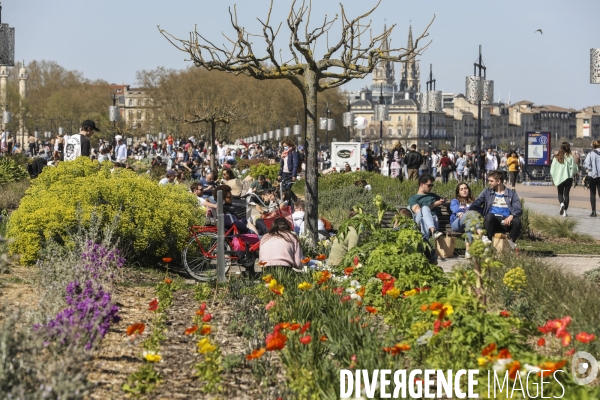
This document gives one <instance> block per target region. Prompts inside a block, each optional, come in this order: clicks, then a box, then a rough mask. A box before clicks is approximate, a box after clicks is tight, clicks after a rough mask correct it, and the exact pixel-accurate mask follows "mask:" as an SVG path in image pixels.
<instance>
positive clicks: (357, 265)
mask: <svg viewBox="0 0 600 400" xmlns="http://www.w3.org/2000/svg"><path fill="white" fill-rule="evenodd" d="M354 268H362V263H358V264H356V266H355V267H354Z"/></svg>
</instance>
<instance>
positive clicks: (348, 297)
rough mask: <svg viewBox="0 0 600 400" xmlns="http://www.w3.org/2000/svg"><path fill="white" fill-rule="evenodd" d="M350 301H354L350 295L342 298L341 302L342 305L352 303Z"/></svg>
mask: <svg viewBox="0 0 600 400" xmlns="http://www.w3.org/2000/svg"><path fill="white" fill-rule="evenodd" d="M350 300H352V297H350V295H346V296H344V297H342V298H341V299H340V301H341V302H342V303H345V302H347V301H350Z"/></svg>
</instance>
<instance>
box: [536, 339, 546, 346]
mask: <svg viewBox="0 0 600 400" xmlns="http://www.w3.org/2000/svg"><path fill="white" fill-rule="evenodd" d="M537 345H538V346H545V345H546V339H544V338H541V339H540V340H538V341H537Z"/></svg>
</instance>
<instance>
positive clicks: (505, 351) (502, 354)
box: [498, 349, 512, 360]
mask: <svg viewBox="0 0 600 400" xmlns="http://www.w3.org/2000/svg"><path fill="white" fill-rule="evenodd" d="M498 358H499V359H501V360H502V359H507V358H512V356H511V355H510V351H508V349H502V350H500V352H499V353H498Z"/></svg>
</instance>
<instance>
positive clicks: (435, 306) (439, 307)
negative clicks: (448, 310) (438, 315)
mask: <svg viewBox="0 0 600 400" xmlns="http://www.w3.org/2000/svg"><path fill="white" fill-rule="evenodd" d="M429 309H430V310H431V311H436V310H443V309H444V305H443V304H442V303H438V302H437V301H434V302H433V303H431V304H430V305H429Z"/></svg>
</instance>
